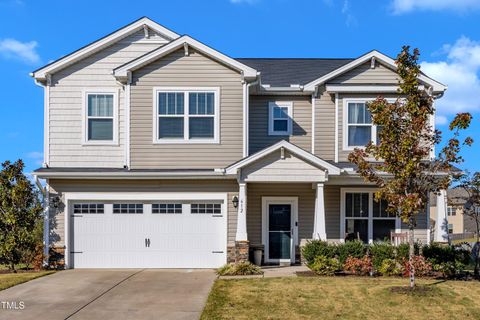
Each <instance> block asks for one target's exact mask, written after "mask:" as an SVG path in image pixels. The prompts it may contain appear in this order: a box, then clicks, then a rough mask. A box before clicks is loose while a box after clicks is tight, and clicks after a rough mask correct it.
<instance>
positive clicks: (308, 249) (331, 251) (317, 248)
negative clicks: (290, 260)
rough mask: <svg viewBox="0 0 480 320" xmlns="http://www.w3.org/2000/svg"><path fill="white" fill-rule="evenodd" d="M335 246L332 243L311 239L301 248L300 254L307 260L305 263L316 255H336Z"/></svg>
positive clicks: (311, 261) (330, 256)
mask: <svg viewBox="0 0 480 320" xmlns="http://www.w3.org/2000/svg"><path fill="white" fill-rule="evenodd" d="M336 251H337V247H336V246H335V245H333V244H328V243H327V242H326V241H321V240H311V241H308V242H307V244H306V245H305V246H304V247H303V248H302V255H303V257H304V258H305V260H306V261H307V264H310V263H313V262H314V261H315V258H316V257H318V256H325V257H327V258H334V257H335V256H336V255H337V252H336Z"/></svg>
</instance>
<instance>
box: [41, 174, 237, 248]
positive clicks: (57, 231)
mask: <svg viewBox="0 0 480 320" xmlns="http://www.w3.org/2000/svg"><path fill="white" fill-rule="evenodd" d="M49 183H50V196H51V197H55V196H57V195H58V196H59V197H60V198H61V199H62V205H61V206H60V207H59V208H58V209H53V208H51V209H50V228H51V232H50V241H51V242H52V244H53V245H55V246H63V245H65V242H64V240H65V228H64V226H65V211H64V210H65V207H64V204H63V202H64V199H65V198H64V193H65V192H198V193H201V192H206V193H208V192H227V193H228V196H227V199H228V217H227V223H228V232H227V234H228V243H229V245H231V244H233V243H234V242H235V233H236V230H237V209H235V208H234V207H233V204H232V201H231V199H232V198H233V197H234V196H235V195H238V183H237V182H236V181H235V180H63V179H62V180H60V179H59V180H50V181H49ZM125 199H126V200H128V194H126V195H125Z"/></svg>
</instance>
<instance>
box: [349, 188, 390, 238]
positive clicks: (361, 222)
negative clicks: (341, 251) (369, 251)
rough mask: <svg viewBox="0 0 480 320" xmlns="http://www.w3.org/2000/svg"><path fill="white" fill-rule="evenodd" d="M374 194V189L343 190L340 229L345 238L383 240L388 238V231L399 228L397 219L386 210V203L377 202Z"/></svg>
mask: <svg viewBox="0 0 480 320" xmlns="http://www.w3.org/2000/svg"><path fill="white" fill-rule="evenodd" d="M374 194H375V192H374V191H368V192H363V191H351V192H350V191H348V192H343V194H342V199H343V204H342V206H343V214H342V216H343V217H342V219H343V220H344V221H343V224H341V229H342V230H341V231H342V232H343V233H344V236H345V239H346V240H356V239H360V240H361V241H363V242H372V241H383V240H385V239H390V233H391V232H392V231H395V230H396V229H397V228H399V219H398V218H397V217H396V215H395V214H392V213H389V212H387V210H386V209H387V207H388V203H387V202H386V201H385V200H382V201H379V202H377V201H376V200H375V199H374Z"/></svg>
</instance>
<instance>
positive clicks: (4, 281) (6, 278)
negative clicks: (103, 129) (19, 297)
mask: <svg viewBox="0 0 480 320" xmlns="http://www.w3.org/2000/svg"><path fill="white" fill-rule="evenodd" d="M54 272H55V271H39V272H19V273H2V274H0V290H4V289H7V288H10V287H13V286H16V285H17V284H20V283H24V282H27V281H30V280H33V279H35V278H39V277H43V276H46V275H48V274H51V273H54Z"/></svg>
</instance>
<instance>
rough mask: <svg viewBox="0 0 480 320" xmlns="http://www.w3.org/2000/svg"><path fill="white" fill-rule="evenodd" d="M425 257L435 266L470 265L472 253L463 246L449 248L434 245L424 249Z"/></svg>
mask: <svg viewBox="0 0 480 320" xmlns="http://www.w3.org/2000/svg"><path fill="white" fill-rule="evenodd" d="M423 256H424V257H425V258H427V259H429V260H430V261H432V262H433V263H435V264H442V263H449V262H450V263H455V262H460V263H462V264H468V263H469V262H470V252H469V251H468V250H467V249H464V248H462V247H461V246H447V245H441V244H438V243H433V244H431V245H429V246H424V247H423Z"/></svg>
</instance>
